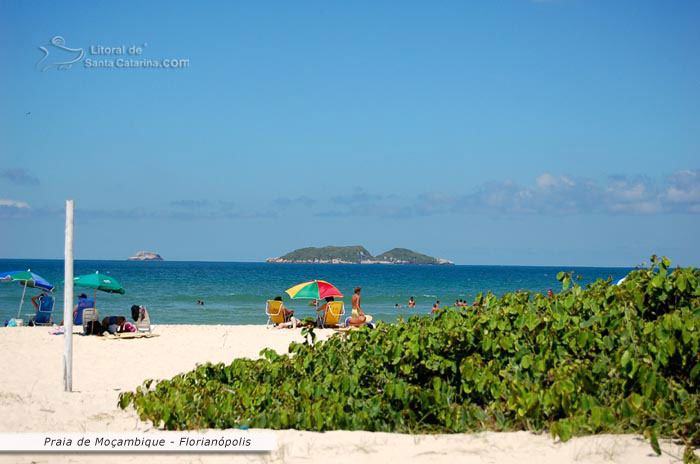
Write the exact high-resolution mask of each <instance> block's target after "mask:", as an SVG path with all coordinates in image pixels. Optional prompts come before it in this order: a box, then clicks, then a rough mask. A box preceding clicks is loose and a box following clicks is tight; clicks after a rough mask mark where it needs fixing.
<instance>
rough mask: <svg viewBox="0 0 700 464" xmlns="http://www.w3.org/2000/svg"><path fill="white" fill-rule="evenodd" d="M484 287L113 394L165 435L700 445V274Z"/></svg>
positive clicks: (658, 263)
mask: <svg viewBox="0 0 700 464" xmlns="http://www.w3.org/2000/svg"><path fill="white" fill-rule="evenodd" d="M558 278H559V280H561V281H562V291H561V293H559V294H557V295H555V296H554V298H552V299H551V300H550V299H548V298H547V297H546V296H544V295H541V294H534V295H531V294H530V293H527V292H519V293H510V294H505V295H503V296H501V297H498V296H496V295H493V294H491V293H488V294H486V295H479V296H478V297H477V301H476V302H477V303H478V304H479V306H477V307H468V308H460V309H453V308H450V309H446V310H442V311H440V312H439V313H438V314H437V315H436V316H435V317H434V318H433V317H428V316H426V317H412V318H410V319H408V320H407V321H400V322H399V323H398V324H396V325H386V324H381V323H380V324H379V325H378V327H377V328H376V329H375V330H368V329H364V328H363V329H361V330H357V331H353V332H350V333H348V334H346V335H337V336H333V337H331V338H330V339H328V340H327V341H325V342H323V343H321V342H319V343H314V338H315V335H314V333H313V330H308V329H305V333H306V337H307V341H306V342H305V343H303V344H301V343H293V344H292V345H290V347H289V352H290V353H291V355H278V354H276V353H275V352H274V351H272V350H263V351H262V352H261V354H262V355H263V358H262V359H258V360H249V359H235V360H233V362H232V363H231V364H229V365H224V364H217V365H212V364H206V365H202V366H199V367H197V368H196V369H195V370H193V371H191V372H189V373H186V374H182V375H178V376H176V377H174V378H173V379H171V380H165V381H160V382H158V383H155V382H154V381H151V380H149V381H146V382H145V383H144V385H143V386H142V387H139V388H137V390H136V391H135V392H128V393H123V394H121V395H120V406H121V407H122V408H127V407H128V406H129V405H133V407H135V408H136V410H137V411H138V413H139V415H140V417H141V419H142V420H150V421H152V422H153V424H154V425H155V426H156V427H164V428H165V429H169V430H182V429H198V428H222V429H223V428H230V427H236V426H242V425H247V426H250V427H260V428H272V429H287V428H295V429H299V430H319V431H320V430H334V429H344V430H370V431H386V432H407V433H417V432H421V433H437V432H440V433H442V432H469V431H480V430H496V431H506V430H532V431H543V430H549V431H550V432H551V434H552V436H558V437H559V438H560V439H561V440H568V439H569V438H570V437H571V436H573V435H580V434H592V433H623V432H638V433H644V434H645V436H646V437H648V439H649V440H650V443H651V445H652V447H653V448H654V450H656V452H657V453H658V452H659V446H658V437H672V438H675V439H677V440H681V441H683V442H684V443H685V444H686V445H687V447H686V456H685V458H686V460H693V459H695V457H694V455H693V453H692V446H698V445H700V429H699V428H698V421H700V272H698V271H697V270H694V269H674V270H672V271H671V270H670V262H669V261H668V260H667V259H666V258H663V259H660V260H659V259H657V258H656V257H652V266H651V267H650V268H648V269H642V270H638V271H635V272H633V273H632V274H631V275H630V276H629V277H628V278H627V279H626V280H625V282H624V283H623V284H621V285H619V286H616V285H611V284H610V281H601V280H599V281H597V282H595V283H593V284H590V285H588V286H587V287H586V288H582V287H580V286H579V285H578V284H574V285H573V286H572V285H571V283H572V275H571V274H569V273H560V274H559V276H558Z"/></svg>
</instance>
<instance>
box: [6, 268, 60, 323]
mask: <svg viewBox="0 0 700 464" xmlns="http://www.w3.org/2000/svg"><path fill="white" fill-rule="evenodd" d="M0 281H3V282H19V283H20V284H22V286H23V287H24V289H23V290H22V299H21V300H20V301H19V310H18V311H17V318H19V316H20V315H21V314H22V305H24V294H25V293H26V292H27V287H29V288H38V289H40V290H45V291H47V292H53V289H54V286H53V285H51V284H50V283H49V282H48V281H47V280H46V279H44V278H43V277H41V276H40V275H39V274H34V273H33V272H32V271H31V270H29V269H27V270H26V271H8V272H3V273H1V274H0Z"/></svg>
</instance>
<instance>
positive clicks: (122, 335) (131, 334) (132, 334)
mask: <svg viewBox="0 0 700 464" xmlns="http://www.w3.org/2000/svg"><path fill="white" fill-rule="evenodd" d="M159 336H160V335H158V334H154V333H151V332H122V333H116V334H109V333H106V334H104V336H102V337H100V338H102V339H103V340H130V339H132V338H153V337H159Z"/></svg>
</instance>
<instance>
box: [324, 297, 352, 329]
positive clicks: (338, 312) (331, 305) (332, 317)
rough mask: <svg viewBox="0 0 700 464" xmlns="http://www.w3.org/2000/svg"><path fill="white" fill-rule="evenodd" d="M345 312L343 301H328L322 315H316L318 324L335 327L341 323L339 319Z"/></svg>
mask: <svg viewBox="0 0 700 464" xmlns="http://www.w3.org/2000/svg"><path fill="white" fill-rule="evenodd" d="M344 314H345V303H343V302H342V301H329V302H328V306H326V309H325V311H323V315H321V314H319V315H318V325H319V326H321V327H337V326H339V325H341V323H340V319H341V317H342V316H343V315H344Z"/></svg>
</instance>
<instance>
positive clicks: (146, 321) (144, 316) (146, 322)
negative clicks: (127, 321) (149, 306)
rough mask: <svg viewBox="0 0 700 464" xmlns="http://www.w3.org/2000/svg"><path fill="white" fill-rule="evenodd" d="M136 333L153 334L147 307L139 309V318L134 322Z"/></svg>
mask: <svg viewBox="0 0 700 464" xmlns="http://www.w3.org/2000/svg"><path fill="white" fill-rule="evenodd" d="M134 325H135V326H136V332H148V333H150V332H151V318H150V317H148V311H147V310H146V307H145V306H141V307H140V308H139V318H138V319H137V320H136V321H135V322H134Z"/></svg>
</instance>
